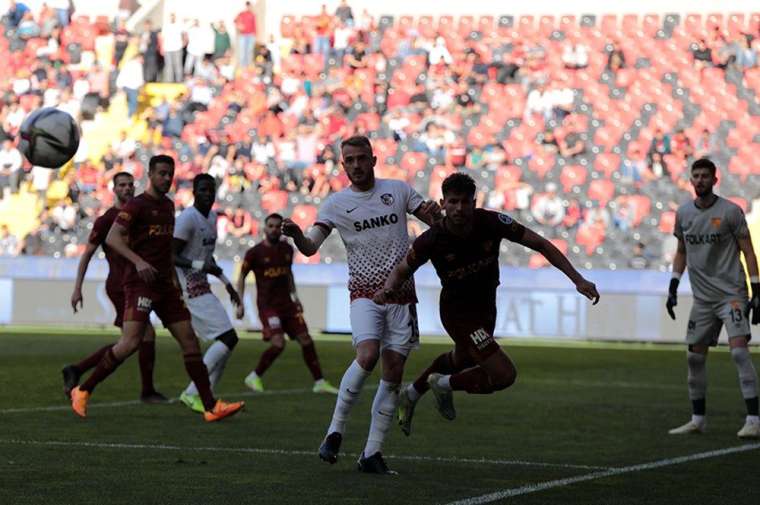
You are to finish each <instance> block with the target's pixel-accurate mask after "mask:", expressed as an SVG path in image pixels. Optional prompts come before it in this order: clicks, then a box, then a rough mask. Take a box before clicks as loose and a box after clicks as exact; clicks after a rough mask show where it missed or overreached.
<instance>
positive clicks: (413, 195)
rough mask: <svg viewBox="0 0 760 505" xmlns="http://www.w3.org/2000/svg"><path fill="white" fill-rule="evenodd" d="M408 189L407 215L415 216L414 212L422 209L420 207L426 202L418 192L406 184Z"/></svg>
mask: <svg viewBox="0 0 760 505" xmlns="http://www.w3.org/2000/svg"><path fill="white" fill-rule="evenodd" d="M404 186H405V188H406V193H407V195H406V212H407V214H414V212H415V211H416V210H417V209H419V208H420V205H422V203H423V202H424V201H425V200H424V199H423V198H422V196H421V195H420V194H419V193H417V191H416V190H415V189H414V188H413V187H411V186H410V185H409V184H404Z"/></svg>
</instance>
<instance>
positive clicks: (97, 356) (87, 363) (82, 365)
mask: <svg viewBox="0 0 760 505" xmlns="http://www.w3.org/2000/svg"><path fill="white" fill-rule="evenodd" d="M112 345H113V344H108V345H104V346H103V347H101V348H100V349H98V350H97V351H95V352H94V353H92V354H90V355H89V356H87V357H86V358H85V359H83V360H82V361H80V362H79V363H77V364H76V365H74V368H76V369H77V371H78V372H79V374H80V375H82V374H83V373H85V372H86V371H88V370H90V369H91V368H95V367H96V366H98V363H100V360H102V359H103V356H104V355H105V353H106V351H108V349H110V348H111V346H112Z"/></svg>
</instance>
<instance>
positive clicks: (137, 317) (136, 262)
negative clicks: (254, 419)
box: [71, 155, 243, 422]
mask: <svg viewBox="0 0 760 505" xmlns="http://www.w3.org/2000/svg"><path fill="white" fill-rule="evenodd" d="M148 178H149V179H150V184H149V185H148V188H147V189H146V190H145V192H144V193H143V194H141V195H139V196H137V197H135V198H133V199H132V200H130V201H129V202H128V203H127V204H126V205H125V206H124V207H123V208H122V209H121V210H120V211H119V214H118V215H117V217H116V221H115V222H114V224H113V226H112V227H111V230H110V231H109V232H108V236H107V237H106V245H108V246H109V247H110V248H112V249H113V250H114V251H116V252H117V253H118V254H120V255H121V256H123V257H124V258H125V259H126V260H128V261H129V263H127V264H126V268H125V271H124V279H123V282H124V298H125V304H124V307H125V309H124V324H123V326H122V334H121V338H120V339H119V341H118V342H116V344H114V345H113V346H111V347H110V348H109V349H108V350H107V351H106V352H105V353H104V355H103V358H102V359H101V360H100V362H99V363H98V365H97V366H96V367H95V370H94V371H93V372H92V374H91V375H90V376H89V377H88V378H87V380H86V381H84V382H83V383H82V384H81V385H80V386H77V387H75V388H74V389H72V390H71V407H72V409H73V410H74V412H75V413H76V414H77V415H79V416H81V417H86V416H87V402H88V400H89V397H90V394H91V393H92V391H93V390H94V389H95V386H97V385H98V384H99V383H100V382H102V381H103V380H105V379H106V377H108V376H109V375H111V374H112V373H113V372H114V371H115V370H116V368H118V367H119V365H121V363H122V362H123V361H124V360H125V359H127V358H128V357H129V356H130V355H131V354H132V353H133V352H135V350H137V347H138V345H139V343H140V341H141V339H142V336H143V334H144V332H145V326H146V324H147V323H148V321H149V317H150V313H151V312H152V311H154V310H155V311H156V314H157V315H158V317H159V318H160V319H161V321H162V322H163V323H164V325H165V326H166V327H167V328H168V329H169V332H170V333H171V334H172V336H173V337H174V338H175V339H176V340H177V342H178V343H179V345H180V347H181V349H182V355H183V358H184V361H185V369H186V370H187V373H188V375H189V376H190V378H191V379H192V381H193V382H194V383H195V385H196V387H197V388H198V393H199V395H200V397H201V399H202V400H203V406H204V408H205V412H204V418H205V420H206V421H209V422H210V421H218V420H220V419H223V418H224V417H227V416H229V415H232V414H234V413H236V412H238V411H239V410H240V409H241V408H243V403H242V402H236V403H225V402H223V401H221V400H217V399H215V398H214V395H213V393H212V392H211V388H210V385H209V378H208V370H207V369H206V365H204V364H203V360H202V359H201V351H200V344H199V343H198V338H197V337H196V336H195V332H193V328H192V326H191V325H190V313H189V312H188V310H187V308H186V307H185V303H184V302H183V301H182V292H181V290H180V288H179V285H178V282H177V277H176V272H175V270H174V261H173V256H172V235H173V232H174V204H173V203H172V201H171V200H170V199H169V198H167V196H166V193H168V192H169V189H170V188H171V185H172V180H173V179H174V159H173V158H171V157H170V156H166V155H158V156H153V157H152V158H151V159H150V162H149V164H148Z"/></svg>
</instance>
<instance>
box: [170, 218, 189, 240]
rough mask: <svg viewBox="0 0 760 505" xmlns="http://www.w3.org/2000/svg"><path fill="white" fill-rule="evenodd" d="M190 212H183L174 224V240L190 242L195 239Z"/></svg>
mask: <svg viewBox="0 0 760 505" xmlns="http://www.w3.org/2000/svg"><path fill="white" fill-rule="evenodd" d="M192 221H193V220H192V218H191V217H190V214H189V213H188V212H182V213H181V214H180V215H179V217H178V218H177V221H175V223H174V238H178V239H180V240H184V241H185V242H189V241H190V239H191V238H193V222H192Z"/></svg>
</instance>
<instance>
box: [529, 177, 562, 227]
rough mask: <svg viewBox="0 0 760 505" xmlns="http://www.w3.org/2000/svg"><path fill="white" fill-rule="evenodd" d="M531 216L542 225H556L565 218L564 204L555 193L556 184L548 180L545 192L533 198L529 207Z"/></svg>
mask: <svg viewBox="0 0 760 505" xmlns="http://www.w3.org/2000/svg"><path fill="white" fill-rule="evenodd" d="M531 213H532V214H533V218H534V219H535V220H536V222H537V223H539V224H542V225H544V226H557V225H558V224H560V223H561V222H562V220H563V219H564V218H565V206H564V205H563V203H562V198H560V196H559V195H558V194H557V185H556V184H555V183H553V182H550V183H548V184H547V185H546V193H543V194H538V195H536V196H535V197H534V198H533V206H532V208H531Z"/></svg>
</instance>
